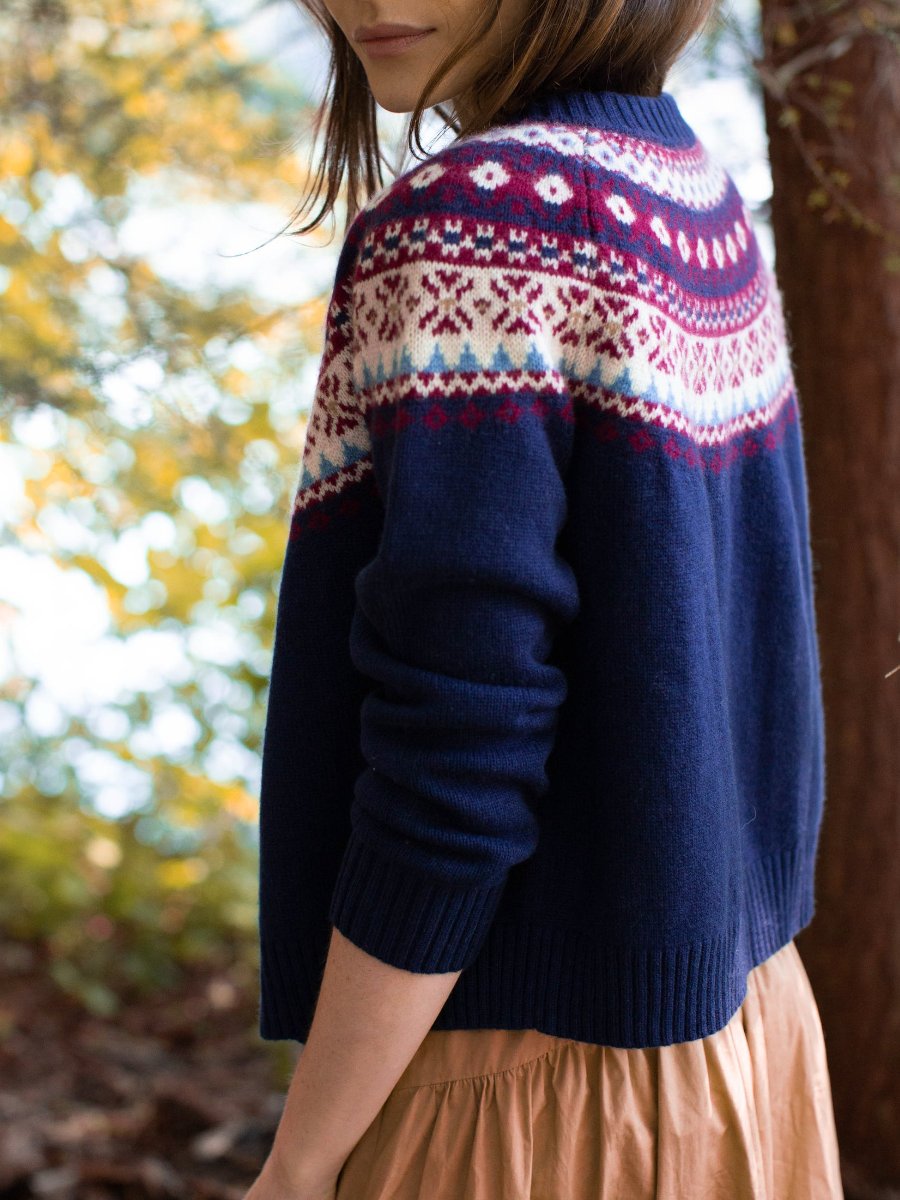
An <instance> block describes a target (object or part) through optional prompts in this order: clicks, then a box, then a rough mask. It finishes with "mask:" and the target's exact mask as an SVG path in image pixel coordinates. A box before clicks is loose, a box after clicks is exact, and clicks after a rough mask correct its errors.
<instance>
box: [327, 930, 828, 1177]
mask: <svg viewBox="0 0 900 1200" xmlns="http://www.w3.org/2000/svg"><path fill="white" fill-rule="evenodd" d="M843 1195H844V1193H843V1189H842V1187H841V1177H840V1167H839V1158H838V1143H837V1135H836V1131H835V1124H834V1113H833V1109H832V1097H831V1082H830V1079H829V1074H828V1065H827V1060H826V1053H825V1041H824V1036H823V1032H822V1024H821V1021H820V1018H819V1010H818V1007H817V1005H816V1001H815V998H814V995H813V991H812V986H811V984H810V981H809V977H808V976H807V974H806V970H805V968H804V966H803V963H802V961H801V959H800V954H799V951H798V950H797V947H796V945H795V944H794V942H792V941H791V942H788V944H787V945H786V946H784V947H782V949H781V950H779V951H778V952H777V953H776V954H774V955H773V956H772V957H771V958H769V959H767V960H766V962H764V963H762V964H760V965H759V966H758V967H756V968H755V969H754V970H753V971H752V972H751V973H750V975H749V977H748V990H747V995H746V997H745V999H744V1002H743V1004H742V1005H741V1007H740V1008H739V1009H738V1011H737V1012H736V1013H735V1014H734V1016H733V1017H732V1019H731V1020H730V1021H729V1023H728V1024H727V1025H726V1026H725V1027H724V1028H723V1029H720V1030H718V1031H717V1032H716V1033H714V1034H712V1035H711V1036H709V1037H706V1038H699V1039H697V1040H695V1041H692V1042H680V1043H677V1044H675V1045H671V1046H657V1047H652V1048H647V1049H628V1050H626V1049H622V1048H620V1047H615V1046H598V1045H595V1044H594V1043H591V1042H579V1041H571V1040H568V1039H564V1038H556V1037H552V1036H550V1035H549V1034H545V1033H540V1032H538V1031H537V1030H534V1029H518V1030H506V1029H474V1030H471V1029H451V1030H431V1031H430V1032H429V1033H428V1034H427V1035H426V1037H425V1040H424V1041H423V1042H422V1045H421V1046H420V1047H419V1049H418V1051H417V1052H416V1054H415V1056H414V1057H413V1059H412V1061H411V1062H410V1064H409V1066H408V1067H407V1069H406V1071H405V1072H404V1073H403V1075H402V1076H401V1077H400V1079H399V1080H398V1081H397V1085H396V1086H395V1088H394V1089H393V1091H392V1092H391V1094H390V1096H389V1097H388V1099H387V1101H386V1102H385V1104H384V1105H383V1107H382V1109H381V1111H380V1112H379V1113H378V1115H377V1116H376V1118H375V1120H374V1121H373V1122H372V1124H371V1125H370V1126H369V1128H368V1129H367V1130H366V1132H365V1134H364V1135H363V1137H362V1139H361V1140H360V1141H359V1142H358V1143H357V1145H356V1147H355V1148H354V1150H353V1152H352V1154H351V1155H350V1157H349V1158H348V1160H347V1162H346V1164H345V1166H344V1169H343V1171H342V1172H341V1175H340V1178H339V1180H338V1187H337V1194H336V1200H650V1198H651V1197H654V1198H659V1200H686V1198H687V1197H701V1196H702V1197H703V1200H843Z"/></svg>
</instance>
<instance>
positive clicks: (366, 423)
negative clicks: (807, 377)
mask: <svg viewBox="0 0 900 1200" xmlns="http://www.w3.org/2000/svg"><path fill="white" fill-rule="evenodd" d="M286 543H287V544H286V555H285V561H284V567H283V573H282V577H281V584H280V592H279V598H278V613H277V621H276V630H275V647H274V657H273V662H272V672H271V685H270V694H269V705H268V713H267V721H266V728H265V738H264V747H263V765H262V780H261V795H260V801H261V805H260V877H259V883H260V889H259V902H260V903H259V934H260V953H261V964H260V1012H259V1019H260V1032H261V1035H262V1037H263V1038H267V1039H276V1038H296V1039H298V1040H300V1041H305V1039H306V1036H307V1033H308V1030H309V1026H310V1023H311V1020H312V1015H313V1011H314V1006H315V1002H316V999H317V995H318V990H319V986H320V983H321V977H322V970H323V967H324V963H325V959H326V954H327V948H328V941H329V937H330V932H331V925H332V924H334V925H336V926H337V928H338V929H339V930H340V931H341V933H343V934H344V935H345V936H346V937H348V938H349V939H351V940H352V941H353V942H354V943H356V944H357V945H358V946H360V947H362V948H363V949H364V950H366V951H368V952H369V953H370V954H372V955H374V956H375V957H377V958H379V959H381V960H383V961H384V962H387V963H391V964H393V965H395V966H397V967H402V968H405V969H406V970H409V971H415V972H447V971H454V970H459V969H462V975H461V976H460V979H459V981H458V982H457V984H456V985H455V987H454V989H453V991H452V993H451V994H450V996H449V998H448V1000H447V1002H446V1004H445V1005H444V1007H443V1009H442V1010H441V1012H440V1014H439V1015H438V1017H437V1019H436V1021H435V1023H434V1028H436V1029H457V1028H486V1027H491V1028H510V1029H512V1028H516V1029H518V1028H534V1029H538V1030H541V1031H543V1032H545V1033H549V1034H554V1035H556V1036H560V1037H566V1038H573V1039H577V1040H582V1041H588V1042H595V1043H599V1044H607V1045H614V1046H623V1047H640V1046H656V1045H665V1044H668V1043H672V1042H679V1041H688V1040H692V1039H694V1038H699V1037H704V1036H706V1035H708V1034H710V1033H713V1032H714V1031H716V1030H718V1029H721V1028H722V1027H723V1026H724V1025H725V1024H726V1023H727V1022H728V1020H729V1019H730V1018H731V1016H732V1015H733V1014H734V1012H735V1011H736V1010H737V1008H738V1007H739V1005H740V1003H741V1002H742V1000H743V997H744V995H745V993H746V986H747V974H748V972H749V971H750V970H751V969H752V968H753V967H754V966H756V965H757V964H758V963H760V962H762V961H763V960H764V959H765V958H767V957H768V956H770V955H771V954H772V953H774V952H775V951H776V950H778V949H779V948H780V947H781V946H783V945H784V944H785V943H786V942H788V941H789V940H790V939H791V938H792V937H793V936H794V935H795V934H796V933H798V932H799V930H801V929H802V928H803V927H804V926H806V925H807V924H808V923H809V921H810V920H811V919H812V916H813V911H814V866H815V860H816V851H817V844H818V836H819V828H820V822H821V818H822V813H823V796H824V740H823V736H824V735H823V712H822V694H821V683H820V665H819V655H818V645H817V632H816V623H815V611H814V603H813V583H812V571H811V553H810V542H809V528H808V515H807V485H806V475H805V465H804V457H803V440H802V435H801V426H800V419H799V411H798V398H797V392H796V387H795V383H794V378H793V375H792V368H791V359H790V348H789V344H788V341H787V337H786V329H785V322H784V316H783V311H782V304H781V297H780V293H779V290H778V286H777V284H776V281H775V278H774V276H773V274H772V272H771V270H770V269H769V268H768V267H767V266H766V263H765V261H764V258H763V256H762V253H761V250H760V247H759V245H758V243H757V239H756V237H755V235H754V231H753V226H752V221H751V216H750V213H749V211H748V209H747V207H746V205H745V203H744V201H743V200H742V198H741V196H740V195H739V193H738V191H737V188H736V186H735V184H734V182H733V180H732V179H731V177H730V176H729V174H728V173H727V172H726V171H725V170H724V169H723V167H722V166H721V165H719V164H718V163H717V162H716V161H715V160H714V159H713V157H712V156H711V155H710V153H709V152H708V151H707V150H706V148H705V147H704V145H703V144H702V143H701V141H700V140H699V139H698V137H697V136H696V135H695V133H694V132H693V130H692V129H691V127H690V126H689V125H688V124H687V122H686V121H685V120H684V118H683V116H682V114H681V112H680V110H679V108H678V105H677V103H676V101H675V99H674V97H673V96H672V95H671V94H670V93H668V92H663V93H662V94H661V95H659V96H656V97H643V96H637V95H622V94H616V93H612V92H593V91H569V92H561V93H547V94H545V95H543V96H540V97H535V98H533V99H532V100H531V102H530V103H529V106H528V108H527V109H526V110H525V111H524V112H523V113H522V114H520V115H519V116H517V117H516V119H515V120H513V121H512V122H510V123H508V124H504V125H503V126H500V127H494V128H493V129H491V130H489V131H487V132H486V133H483V134H480V135H475V136H472V137H469V138H465V139H462V140H458V141H457V142H455V143H453V144H451V145H448V146H445V147H444V148H443V149H441V150H440V151H438V152H437V153H436V154H434V155H433V156H432V157H431V158H429V159H428V160H427V161H425V162H424V164H421V163H420V164H417V165H415V166H414V167H413V168H411V169H410V170H408V171H407V172H406V173H405V174H403V175H401V176H400V177H399V178H397V179H396V180H394V181H392V182H391V183H390V184H388V185H387V186H386V187H385V188H383V189H382V190H381V192H379V193H378V194H377V195H376V196H374V197H373V198H372V199H371V200H370V201H369V203H368V204H367V205H366V206H365V207H364V208H363V209H362V210H361V211H360V213H359V214H358V215H357V217H356V219H355V220H354V221H353V222H352V224H351V226H350V228H349V230H348V231H347V234H346V237H345V240H344V243H343V246H342V250H341V253H340V257H339V261H338V265H337V272H336V277H335V282H334V289H333V292H332V295H331V300H330V303H329V307H328V312H327V318H326V329H325V350H324V355H323V357H322V360H321V366H320V370H319V376H318V383H317V387H316V392H315V397H314V402H313V407H312V412H311V415H310V420H309V425H308V428H307V434H306V441H305V445H304V449H303V457H302V471H301V474H300V477H299V481H298V484H297V487H296V490H295V496H294V504H293V511H292V514H291V518H290V524H289V532H288V533H286Z"/></svg>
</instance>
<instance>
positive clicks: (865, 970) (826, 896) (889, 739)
mask: <svg viewBox="0 0 900 1200" xmlns="http://www.w3.org/2000/svg"><path fill="white" fill-rule="evenodd" d="M762 9H763V47H764V56H763V58H762V59H760V60H758V61H757V63H756V65H757V68H758V70H759V73H760V78H761V80H762V83H763V89H764V106H765V116H766V123H767V127H768V132H769V152H770V159H771V166H772V177H773V185H774V190H773V199H772V227H773V234H774V240H775V252H776V274H777V277H778V281H779V285H780V287H781V290H782V295H783V297H784V304H785V310H786V316H787V321H788V327H789V334H790V339H791V342H792V358H793V363H794V374H795V378H796V381H797V390H798V393H799V398H800V408H801V420H802V428H803V432H804V442H805V446H806V454H807V469H808V482H809V502H810V521H811V527H812V532H811V540H812V553H813V563H814V578H815V589H816V609H817V623H818V630H819V644H820V652H821V658H822V676H823V689H824V702H825V717H826V783H825V787H826V799H825V813H824V820H823V827H822V834H821V842H820V853H819V859H818V865H817V887H816V896H817V911H816V916H815V919H814V920H813V922H812V924H811V925H810V926H809V927H808V928H807V929H806V930H805V931H803V933H802V934H801V935H800V936H799V937H798V939H797V945H798V947H799V949H800V953H801V955H802V957H803V959H804V962H805V964H806V967H807V971H808V974H809V976H810V980H811V982H812V985H813V990H814V991H815V994H816V998H817V1001H818V1004H819V1011H820V1014H821V1017H822V1024H823V1028H824V1031H825V1039H826V1046H827V1050H828V1059H829V1067H830V1072H831V1079H832V1091H833V1096H834V1103H835V1118H836V1123H837V1128H838V1139H839V1142H840V1146H841V1157H842V1171H843V1175H844V1186H845V1189H846V1195H847V1200H878V1198H879V1197H885V1200H886V1198H887V1197H888V1196H891V1197H896V1196H897V1195H898V1194H900V1193H898V1192H897V1191H896V1190H895V1189H898V1188H900V671H897V672H896V673H894V674H892V675H888V673H889V672H890V671H891V669H892V668H894V667H895V666H897V665H898V664H900V644H898V634H900V570H898V568H900V52H898V43H897V37H896V27H897V23H898V21H897V10H896V8H895V6H894V4H893V3H890V4H885V5H884V6H883V7H882V8H879V5H878V2H877V0H875V3H870V4H863V3H860V2H859V0H847V2H846V3H843V2H841V3H837V4H829V5H825V4H820V3H816V4H807V5H805V6H804V5H802V4H801V5H799V6H796V7H795V6H793V5H788V4H786V3H784V2H783V0H762ZM825 10H827V11H825ZM799 18H802V19H799ZM873 18H875V19H876V24H877V20H879V19H882V18H883V20H884V22H885V25H884V26H883V27H882V28H881V29H878V28H873ZM892 22H893V23H894V33H893V34H892V33H891V30H890V28H889V26H890V24H891V23H892ZM785 113H786V116H785V115H784V114H785ZM834 171H838V172H841V171H844V172H847V174H848V175H849V179H846V178H845V177H843V176H842V175H840V174H838V175H837V177H834V176H832V175H831V174H830V173H831V172H834ZM823 183H824V185H825V186H824V187H823ZM844 185H846V186H844ZM829 189H833V192H834V195H833V196H830V195H829V194H828V192H829ZM843 203H846V204H848V205H850V206H851V209H852V211H853V212H858V214H861V218H860V219H858V220H857V219H854V217H853V216H852V215H851V214H850V213H848V212H846V211H845V210H844V208H843Z"/></svg>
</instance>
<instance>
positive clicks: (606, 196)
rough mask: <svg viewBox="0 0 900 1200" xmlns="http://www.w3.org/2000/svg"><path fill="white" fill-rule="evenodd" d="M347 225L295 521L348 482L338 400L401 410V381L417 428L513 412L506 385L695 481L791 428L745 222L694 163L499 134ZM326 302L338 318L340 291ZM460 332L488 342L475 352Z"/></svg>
mask: <svg viewBox="0 0 900 1200" xmlns="http://www.w3.org/2000/svg"><path fill="white" fill-rule="evenodd" d="M364 214H369V216H368V222H369V223H368V231H367V232H366V233H365V236H364V237H362V240H361V244H360V245H359V249H358V255H357V258H356V262H355V276H354V278H353V281H352V287H353V301H352V306H353V313H352V317H351V316H350V315H349V313H347V310H346V309H345V310H344V312H345V314H346V322H345V323H340V322H338V323H334V321H333V319H334V318H335V317H336V316H337V315H338V311H333V312H332V314H331V315H332V323H330V325H329V328H330V332H331V338H330V341H329V343H328V345H327V346H326V350H325V355H324V358H323V364H322V374H321V377H320V381H319V388H318V393H317V396H316V398H315V403H314V408H313V412H312V414H311V418H310V424H309V430H308V435H307V440H306V444H305V448H304V453H303V460H302V465H301V474H300V479H299V482H298V486H297V489H296V492H295V510H296V511H298V512H299V511H301V510H305V509H307V508H309V507H310V506H315V504H316V502H317V501H318V500H319V499H320V498H321V497H322V496H323V495H329V494H333V493H334V492H335V491H340V490H342V488H343V487H344V486H346V485H349V484H352V483H356V482H358V480H359V479H360V478H361V476H362V474H363V473H364V471H365V465H366V458H367V454H368V442H369V439H368V433H367V430H366V426H365V423H364V421H363V418H362V410H361V409H360V408H359V406H358V405H356V404H354V403H353V402H352V401H348V397H349V396H351V395H356V396H360V395H364V396H365V397H366V402H367V404H369V405H374V406H376V407H378V406H383V405H386V404H388V403H401V402H402V387H403V381H404V379H407V380H412V381H413V387H414V388H415V389H416V394H417V395H419V396H422V395H423V394H424V395H425V396H427V397H431V398H433V399H434V401H435V403H434V405H433V406H432V408H431V409H430V410H428V411H427V412H423V413H422V415H421V418H420V419H422V420H424V421H426V422H427V421H429V420H431V421H432V422H434V421H436V420H437V421H442V420H446V419H451V420H462V421H465V420H472V419H473V414H475V413H479V412H480V409H479V408H478V404H477V401H475V400H473V401H472V402H471V403H470V405H469V406H468V407H467V408H465V409H460V410H459V411H458V412H456V413H454V414H453V415H448V414H446V413H445V412H444V410H443V408H442V407H441V406H440V400H441V399H446V398H448V397H451V396H457V397H462V396H469V397H478V396H482V397H483V396H488V395H490V396H504V395H506V396H514V395H516V394H517V393H518V392H519V391H520V390H521V385H522V384H523V383H525V384H526V385H527V386H528V387H529V388H533V389H535V390H536V391H539V392H541V393H542V394H543V395H546V394H551V395H557V396H566V395H567V396H569V397H570V398H571V401H572V404H571V405H570V406H569V407H568V408H567V409H566V414H567V417H568V419H572V420H582V421H583V422H584V423H585V424H586V426H588V427H589V428H590V430H591V432H592V435H593V436H594V437H596V438H597V439H599V440H601V441H614V440H617V439H618V438H625V439H626V440H627V443H628V445H629V446H630V447H631V448H632V450H633V451H634V452H635V453H646V452H648V451H650V450H653V451H654V452H657V453H660V452H661V453H665V454H667V455H669V456H671V457H673V458H678V459H680V460H681V461H683V462H684V463H685V464H686V465H688V466H691V467H695V468H697V469H700V470H711V471H721V470H723V469H727V468H728V467H730V466H731V465H732V464H734V463H735V462H737V461H738V460H739V459H740V458H742V457H747V456H750V455H754V454H756V453H759V452H760V451H763V452H764V451H765V450H772V449H774V448H775V447H776V446H777V445H778V444H779V443H780V440H781V438H782V437H783V435H784V429H785V426H786V425H787V423H789V422H791V421H794V420H796V400H795V397H794V394H793V378H792V371H791V363H790V359H789V349H788V343H787V340H786V334H785V324H784V317H783V312H782V309H781V296H780V292H779V289H778V287H777V284H776V283H775V280H774V278H773V276H772V274H771V272H770V270H769V268H768V267H767V265H766V263H765V261H764V260H763V258H762V257H761V254H760V251H759V247H758V244H757V242H756V238H755V235H754V232H753V225H752V218H751V216H750V212H749V209H748V208H747V206H746V204H745V203H744V201H743V199H742V198H741V196H740V195H739V193H738V192H737V190H736V188H735V187H734V184H733V182H732V181H731V179H730V178H729V176H728V175H727V173H726V172H725V171H724V170H723V169H722V167H721V166H720V165H718V164H717V163H716V162H715V161H714V160H713V159H711V158H710V156H709V155H708V153H707V151H706V149H705V147H704V146H703V145H702V143H699V142H696V143H695V144H694V145H692V146H690V147H687V148H684V147H674V148H673V147H667V146H656V145H650V146H648V145H647V143H646V141H645V140H644V139H642V138H638V137H635V136H628V135H624V134H614V133H609V132H604V131H596V130H592V129H589V128H577V127H576V128H572V127H567V126H562V127H560V126H558V125H556V124H554V123H552V122H529V123H526V124H524V125H521V126H515V125H513V126H508V127H503V128H500V129H496V130H492V131H490V132H488V133H485V134H481V135H479V136H478V137H475V138H472V139H468V140H467V141H465V142H462V143H459V144H457V145H454V146H452V147H449V148H448V149H446V150H445V151H443V152H442V153H440V154H438V155H436V156H434V159H433V160H431V161H429V162H427V163H426V164H425V165H424V166H422V167H419V168H417V169H414V170H411V171H409V172H408V173H407V174H405V175H404V176H402V177H401V178H400V179H398V180H396V181H394V182H393V183H392V184H389V185H388V186H387V187H385V188H384V189H382V191H381V192H380V193H378V194H377V195H376V196H375V197H373V198H372V199H371V200H370V201H369V204H368V205H367V206H366V207H365V209H364V210H363V213H361V214H359V216H358V221H360V220H361V219H362V217H363V216H364ZM548 226H550V227H549V228H548ZM357 229H358V225H357V226H355V227H354V231H353V232H356V230H357ZM350 240H351V241H353V238H352V235H351V239H350ZM354 244H355V243H354ZM344 261H346V262H347V263H348V268H347V269H349V257H348V256H345V259H344ZM332 303H333V304H334V305H342V304H343V305H346V306H349V304H350V294H349V292H348V290H347V287H346V286H343V287H342V285H341V280H339V281H338V284H337V287H336V291H335V296H334V297H333V301H332ZM412 311H415V314H416V328H415V330H414V333H415V340H414V341H409V342H407V341H405V340H404V334H406V335H408V334H409V314H410V312H412ZM400 314H402V317H401V319H398V317H399V316H400ZM351 325H352V326H353V328H354V329H355V336H356V339H357V341H356V344H355V345H354V344H353V343H352V342H351V340H350V332H349V329H350V326H351ZM476 328H478V329H479V331H483V330H485V329H486V328H488V329H490V331H491V333H492V335H493V337H492V341H491V342H490V343H488V344H484V343H483V342H479V343H478V344H473V341H472V331H473V330H474V329H476ZM541 407H542V406H540V405H538V404H532V405H531V411H532V412H535V411H536V410H537V409H538V408H541ZM519 411H520V410H519V409H518V408H513V409H510V408H509V407H507V408H501V409H496V410H494V411H493V412H491V413H488V412H486V413H485V414H484V415H485V416H490V417H492V419H499V420H509V419H511V417H512V415H513V414H515V415H516V416H518V414H519ZM429 413H430V414H431V415H429ZM438 414H441V415H440V416H438ZM617 418H622V419H624V420H619V419H617ZM539 419H540V418H539ZM299 527H300V528H302V527H304V524H303V522H302V521H301V523H300V525H299ZM313 527H315V520H314V519H313ZM294 533H295V535H296V533H297V528H295V530H294Z"/></svg>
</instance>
